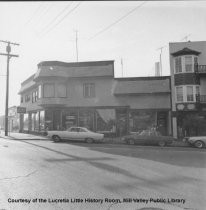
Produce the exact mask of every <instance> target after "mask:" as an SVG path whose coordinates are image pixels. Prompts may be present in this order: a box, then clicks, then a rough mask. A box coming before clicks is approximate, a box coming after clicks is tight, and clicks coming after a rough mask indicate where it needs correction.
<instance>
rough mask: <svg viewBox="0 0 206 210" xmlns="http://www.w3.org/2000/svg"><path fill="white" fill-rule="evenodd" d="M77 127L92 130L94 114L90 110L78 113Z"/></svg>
mask: <svg viewBox="0 0 206 210" xmlns="http://www.w3.org/2000/svg"><path fill="white" fill-rule="evenodd" d="M79 126H81V127H85V128H88V129H89V130H94V112H93V111H92V110H91V111H90V110H83V111H80V112H79Z"/></svg>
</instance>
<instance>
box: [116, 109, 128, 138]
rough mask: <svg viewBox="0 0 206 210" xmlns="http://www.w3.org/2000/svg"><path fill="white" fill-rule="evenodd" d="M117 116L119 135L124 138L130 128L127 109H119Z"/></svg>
mask: <svg viewBox="0 0 206 210" xmlns="http://www.w3.org/2000/svg"><path fill="white" fill-rule="evenodd" d="M116 116H117V118H116V119H117V135H118V136H123V135H126V134H127V131H128V127H127V121H128V116H127V109H117V110H116Z"/></svg>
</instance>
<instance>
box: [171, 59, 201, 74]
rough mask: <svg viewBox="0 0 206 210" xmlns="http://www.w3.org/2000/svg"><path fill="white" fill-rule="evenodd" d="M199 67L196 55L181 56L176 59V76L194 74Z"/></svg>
mask: <svg viewBox="0 0 206 210" xmlns="http://www.w3.org/2000/svg"><path fill="white" fill-rule="evenodd" d="M197 66H198V57H197V56H194V55H185V56H179V57H176V58H175V59H174V68H175V74H178V73H190V72H194V71H195V69H196V68H197Z"/></svg>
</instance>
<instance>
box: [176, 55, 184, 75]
mask: <svg viewBox="0 0 206 210" xmlns="http://www.w3.org/2000/svg"><path fill="white" fill-rule="evenodd" d="M181 72H182V59H181V57H177V58H175V73H181Z"/></svg>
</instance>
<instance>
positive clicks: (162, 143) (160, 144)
mask: <svg viewBox="0 0 206 210" xmlns="http://www.w3.org/2000/svg"><path fill="white" fill-rule="evenodd" d="M158 145H159V146H160V147H164V146H166V142H165V141H159V142H158Z"/></svg>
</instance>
